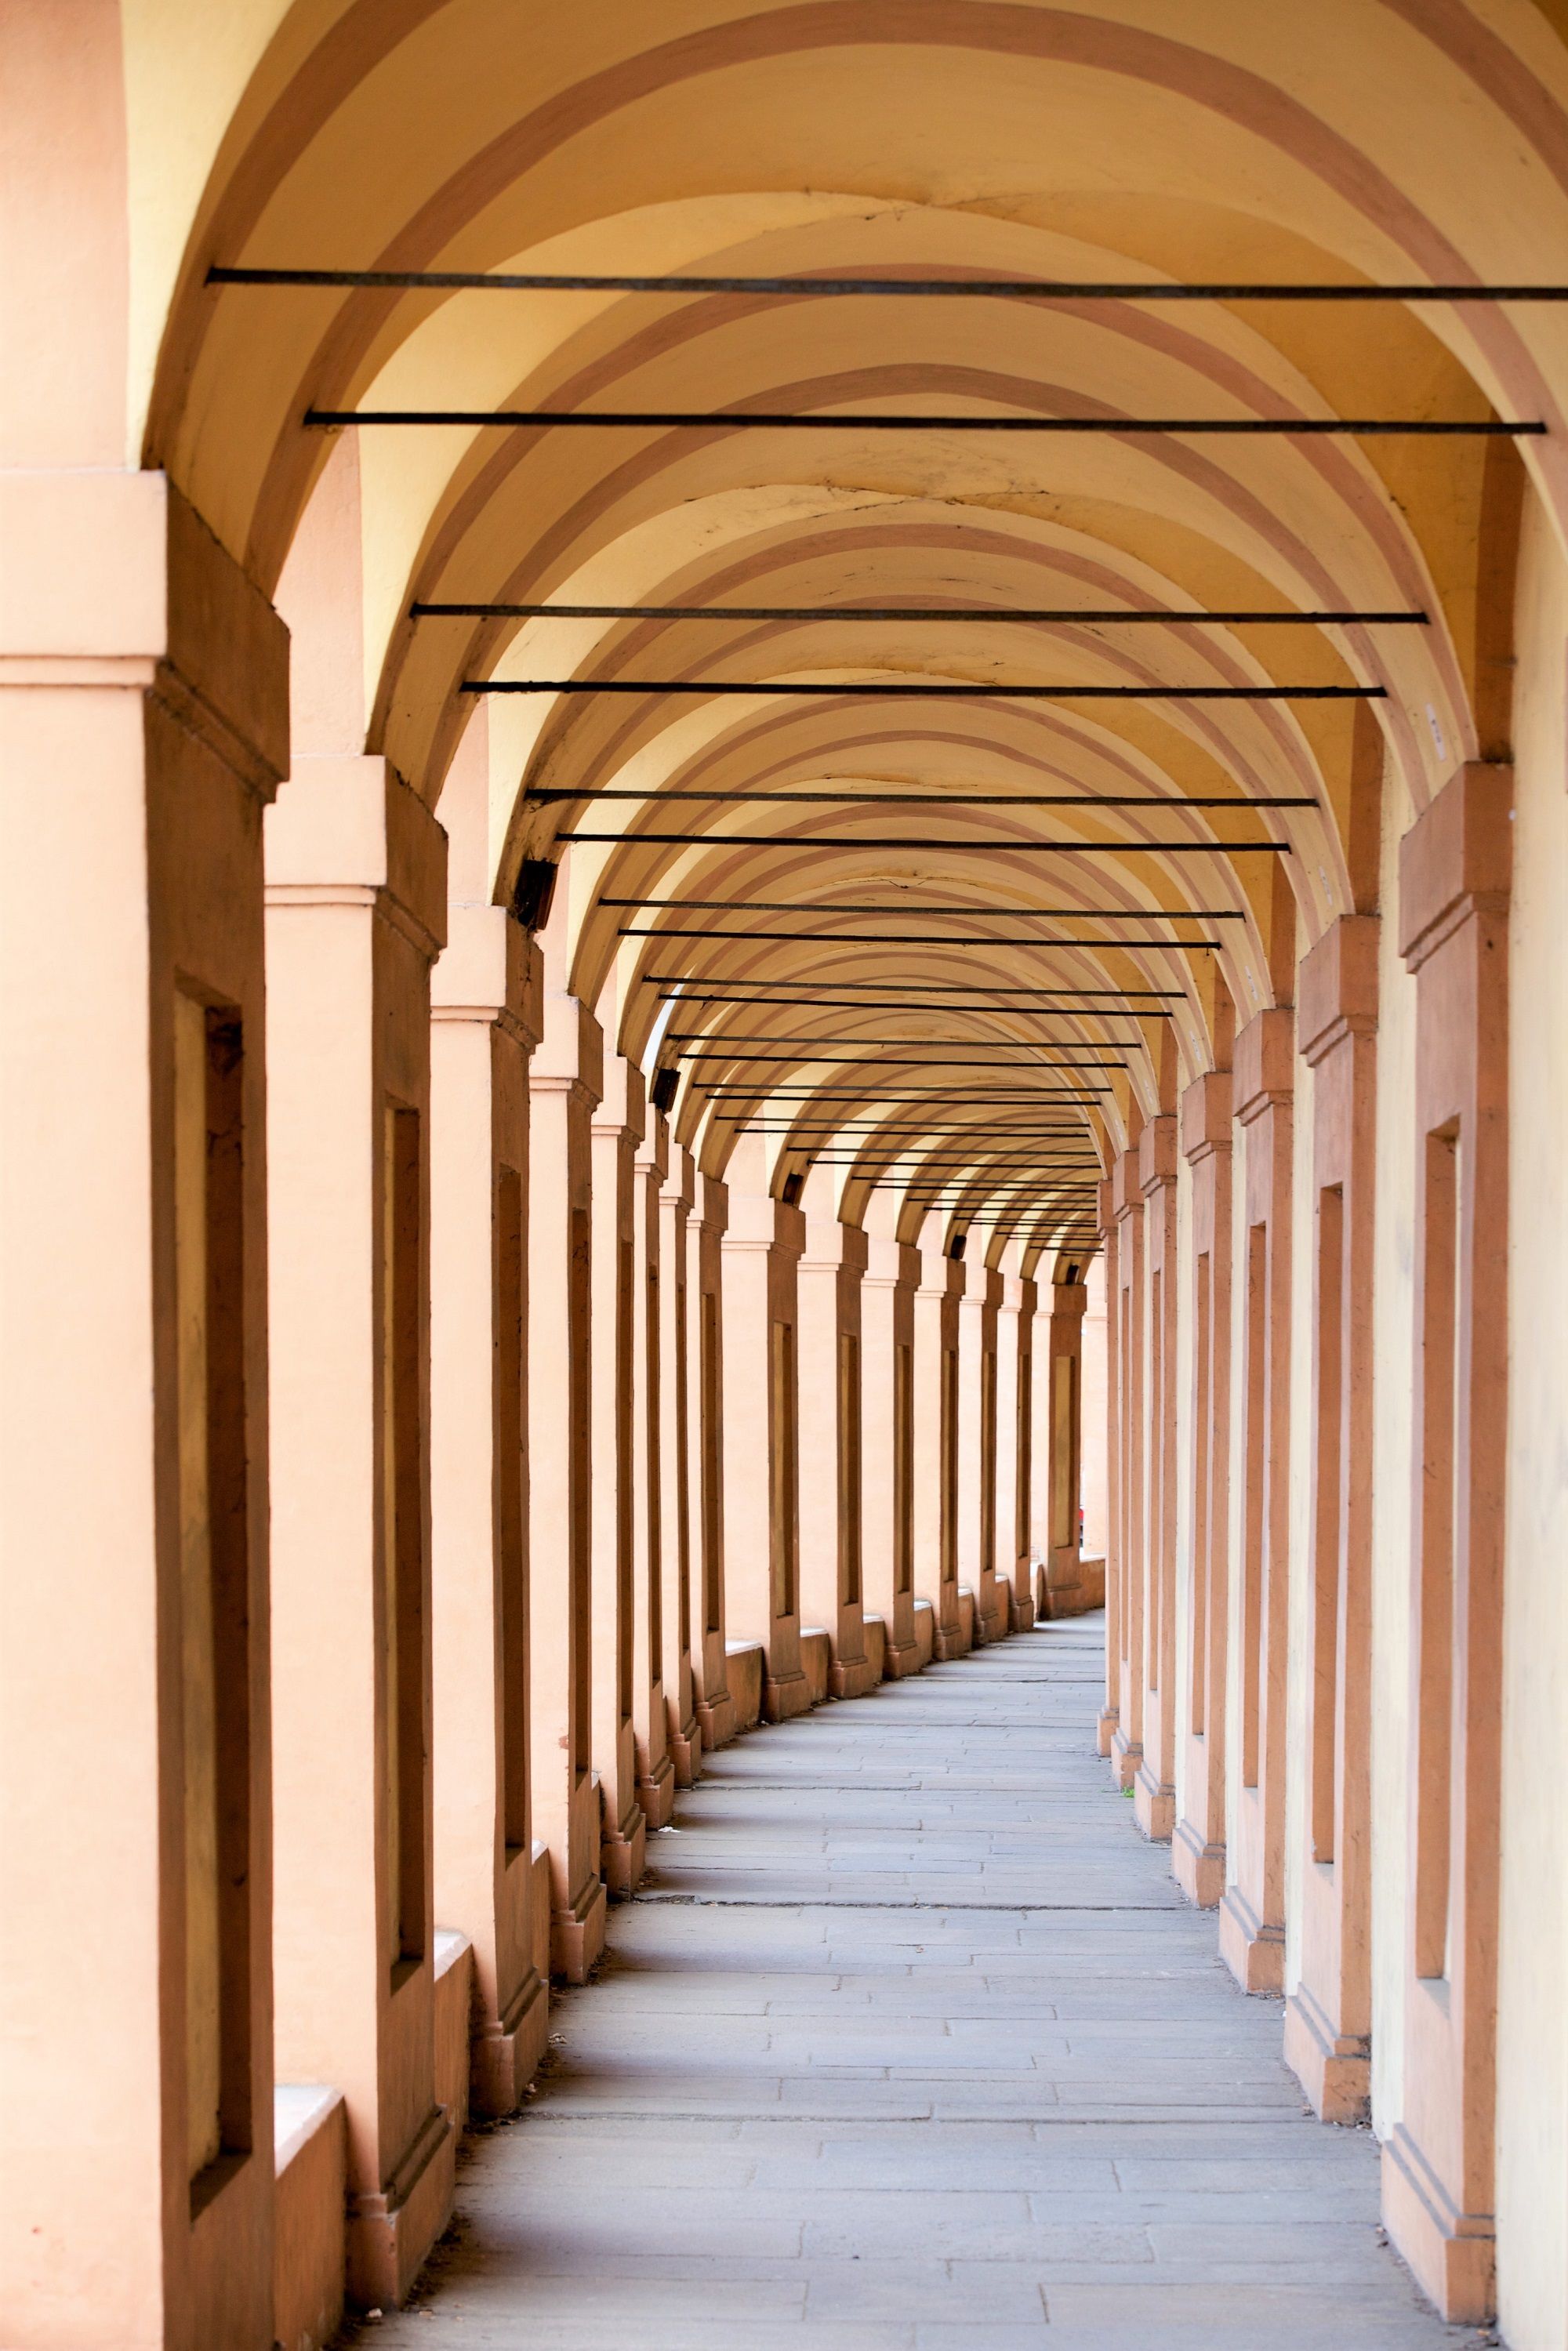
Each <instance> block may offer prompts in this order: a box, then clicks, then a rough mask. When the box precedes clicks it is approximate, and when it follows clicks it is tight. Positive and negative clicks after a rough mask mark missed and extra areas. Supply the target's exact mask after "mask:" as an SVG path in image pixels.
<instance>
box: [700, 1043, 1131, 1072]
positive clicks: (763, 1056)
mask: <svg viewBox="0 0 1568 2351" xmlns="http://www.w3.org/2000/svg"><path fill="white" fill-rule="evenodd" d="M899 1041H900V1043H901V1044H904V1045H917V1044H918V1043H919V1042H920V1040H919V1039H918V1038H917V1037H914V1038H902V1039H901V1040H899ZM1072 1050H1073V1051H1074V1052H1091V1053H1100V1054H1101V1055H1102V1058H1101V1059H1100V1060H1099V1061H976V1060H975V1059H974V1057H973V1055H972V1054H958V1053H915V1054H912V1055H911V1056H910V1058H909V1059H908V1060H907V1061H905V1060H904V1059H903V1058H902V1057H901V1056H900V1055H899V1054H897V1053H874V1054H867V1053H823V1052H819V1051H816V1050H812V1049H810V1048H808V1049H807V1050H806V1051H804V1052H801V1053H747V1052H744V1051H742V1050H739V1049H736V1048H730V1047H722V1048H720V1049H719V1050H717V1051H714V1052H706V1053H683V1054H681V1055H680V1057H679V1058H680V1060H682V1061H685V1062H686V1063H687V1064H688V1074H690V1073H691V1072H695V1071H697V1070H701V1069H706V1067H707V1065H708V1064H709V1063H710V1062H713V1063H715V1064H717V1063H719V1062H723V1064H724V1065H725V1067H726V1068H727V1069H729V1068H733V1066H734V1065H735V1063H736V1062H737V1061H751V1062H756V1063H758V1065H760V1066H764V1067H766V1066H768V1065H771V1064H775V1063H776V1064H777V1065H778V1066H779V1068H780V1069H790V1070H793V1069H799V1068H800V1064H801V1063H802V1062H803V1061H815V1062H817V1063H819V1064H821V1066H823V1067H831V1068H834V1069H845V1070H903V1069H922V1070H989V1069H997V1070H1002V1071H1014V1070H1080V1069H1082V1070H1092V1069H1106V1068H1110V1067H1111V1066H1113V1063H1114V1065H1115V1066H1117V1067H1119V1066H1120V1063H1119V1061H1116V1055H1117V1052H1118V1049H1117V1047H1115V1046H1114V1045H1106V1046H1104V1047H1103V1048H1102V1047H1100V1046H1095V1045H1090V1044H1084V1045H1075V1046H1074V1047H1073V1048H1072ZM665 1066H666V1067H669V1068H673V1067H674V1063H667V1064H666V1065H665Z"/></svg>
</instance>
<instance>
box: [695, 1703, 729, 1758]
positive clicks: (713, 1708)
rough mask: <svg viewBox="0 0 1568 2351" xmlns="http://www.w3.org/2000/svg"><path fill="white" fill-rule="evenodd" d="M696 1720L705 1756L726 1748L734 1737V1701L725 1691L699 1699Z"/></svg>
mask: <svg viewBox="0 0 1568 2351" xmlns="http://www.w3.org/2000/svg"><path fill="white" fill-rule="evenodd" d="M696 1718H697V1729H698V1732H699V1734H700V1735H701V1738H702V1743H703V1752H704V1754H705V1755H710V1754H712V1753H713V1751H714V1750H715V1749H716V1748H719V1747H727V1746H728V1745H729V1742H730V1740H732V1739H733V1738H734V1737H735V1733H736V1720H735V1700H734V1698H731V1696H730V1694H729V1692H728V1691H727V1690H720V1692H719V1694H718V1696H717V1697H716V1698H698V1699H697V1701H696Z"/></svg>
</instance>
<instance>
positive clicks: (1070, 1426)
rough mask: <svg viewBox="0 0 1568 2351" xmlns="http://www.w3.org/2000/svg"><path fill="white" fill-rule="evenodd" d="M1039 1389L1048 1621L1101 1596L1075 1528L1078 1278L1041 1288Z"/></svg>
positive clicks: (1079, 1446)
mask: <svg viewBox="0 0 1568 2351" xmlns="http://www.w3.org/2000/svg"><path fill="white" fill-rule="evenodd" d="M1045 1295H1046V1297H1047V1299H1048V1300H1049V1301H1050V1311H1049V1314H1048V1316H1047V1319H1046V1325H1045V1350H1044V1353H1045V1363H1044V1365H1043V1371H1044V1378H1043V1381H1042V1384H1041V1385H1042V1394H1043V1398H1044V1403H1045V1413H1044V1419H1045V1431H1046V1453H1045V1458H1044V1459H1043V1461H1042V1463H1041V1465H1040V1468H1041V1486H1042V1489H1043V1490H1044V1493H1045V1498H1046V1506H1047V1507H1046V1516H1047V1525H1046V1559H1045V1613H1046V1614H1047V1616H1048V1617H1050V1618H1051V1619H1052V1620H1053V1621H1054V1620H1055V1619H1056V1618H1058V1617H1061V1616H1081V1615H1082V1614H1083V1613H1084V1611H1085V1610H1086V1609H1090V1608H1097V1607H1099V1606H1100V1605H1101V1604H1102V1602H1103V1596H1104V1595H1103V1577H1104V1570H1103V1565H1102V1566H1101V1568H1100V1570H1099V1572H1098V1573H1096V1574H1093V1575H1091V1574H1090V1573H1088V1572H1087V1563H1086V1562H1085V1561H1084V1559H1083V1556H1082V1546H1081V1544H1080V1541H1079V1534H1078V1513H1079V1494H1080V1490H1081V1489H1082V1461H1083V1443H1082V1439H1083V1311H1084V1308H1085V1306H1086V1305H1087V1303H1088V1298H1089V1293H1088V1291H1087V1290H1085V1288H1084V1286H1083V1284H1082V1282H1081V1281H1054V1282H1052V1283H1051V1287H1050V1289H1049V1290H1047V1291H1046V1293H1045Z"/></svg>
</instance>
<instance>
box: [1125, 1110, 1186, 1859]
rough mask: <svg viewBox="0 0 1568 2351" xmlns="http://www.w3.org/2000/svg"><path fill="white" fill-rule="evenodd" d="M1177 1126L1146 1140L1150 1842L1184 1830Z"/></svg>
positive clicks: (1141, 1181) (1139, 1793) (1138, 1788)
mask: <svg viewBox="0 0 1568 2351" xmlns="http://www.w3.org/2000/svg"><path fill="white" fill-rule="evenodd" d="M1138 1188H1139V1190H1140V1192H1141V1193H1142V1195H1143V1201H1144V1245H1145V1252H1146V1260H1145V1285H1146V1290H1145V1316H1144V1353H1145V1373H1144V1393H1145V1430H1146V1437H1145V1448H1144V1470H1145V1491H1144V1526H1145V1539H1144V1540H1145V1560H1146V1562H1147V1565H1146V1571H1145V1621H1144V1667H1143V1670H1144V1755H1143V1761H1142V1762H1141V1763H1140V1764H1139V1766H1138V1772H1137V1777H1136V1779H1135V1780H1134V1783H1133V1809H1134V1815H1135V1817H1136V1820H1137V1823H1138V1826H1139V1827H1140V1828H1141V1829H1142V1830H1143V1832H1144V1834H1145V1836H1146V1837H1150V1838H1153V1839H1155V1841H1156V1842H1159V1843H1164V1842H1165V1840H1166V1839H1167V1838H1168V1837H1169V1836H1170V1834H1171V1833H1172V1831H1173V1830H1174V1828H1175V1826H1176V1323H1177V1319H1178V1318H1177V1295H1178V1285H1177V1276H1176V1120H1175V1118H1174V1117H1173V1116H1171V1115H1169V1114H1168V1113H1167V1114H1166V1115H1164V1116H1162V1117H1159V1118H1152V1119H1150V1121H1149V1123H1148V1124H1147V1125H1146V1126H1145V1129H1144V1131H1143V1133H1142V1134H1141V1135H1140V1136H1139V1137H1138Z"/></svg>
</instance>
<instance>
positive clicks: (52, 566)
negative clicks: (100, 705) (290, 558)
mask: <svg viewBox="0 0 1568 2351" xmlns="http://www.w3.org/2000/svg"><path fill="white" fill-rule="evenodd" d="M0 547H4V549H5V573H4V580H0V685H35V686H36V685H57V686H70V687H92V686H98V687H105V688H119V689H120V690H121V691H123V690H125V689H127V688H131V689H133V690H141V691H148V690H151V692H152V696H153V698H154V700H156V701H159V702H162V703H163V704H164V705H166V707H167V708H168V709H169V710H170V711H171V713H172V715H173V716H174V717H175V718H177V719H178V720H179V722H180V724H181V725H182V726H184V727H185V728H186V729H187V730H188V731H189V732H190V733H191V734H193V735H194V736H196V737H198V739H199V740H200V741H202V742H203V743H204V744H205V745H206V747H208V749H209V750H211V751H214V752H215V753H216V755H217V757H218V758H220V759H221V760H222V761H223V762H224V765H225V767H226V768H229V769H230V770H231V772H232V773H233V774H235V776H237V777H239V778H240V779H241V781H242V782H244V783H246V784H248V785H249V786H250V788H251V789H252V790H253V791H255V792H256V793H257V794H258V795H259V796H260V797H261V798H262V799H271V797H272V794H273V792H274V790H275V789H277V785H278V784H279V783H280V782H281V781H282V779H283V778H284V777H285V776H286V775H287V773H288V631H287V628H286V627H285V626H284V624H283V622H282V621H281V620H280V619H279V617H278V615H277V612H276V611H274V610H273V608H272V606H271V605H270V604H269V603H268V601H267V598H266V597H265V596H264V595H263V594H262V592H261V590H260V589H259V588H257V587H256V583H255V581H254V580H250V579H248V578H247V577H246V573H245V572H244V571H243V570H242V569H241V568H240V566H239V565H238V564H237V563H236V562H235V559H234V558H233V557H232V556H231V555H230V554H229V553H228V552H227V551H226V549H224V548H222V547H220V546H219V544H218V542H217V540H216V539H215V538H214V537H213V534H212V532H211V531H210V530H209V529H208V528H207V527H206V525H205V523H204V522H203V520H202V518H201V517H200V516H199V515H198V514H197V512H196V510H195V508H194V507H192V506H190V505H188V504H187V503H186V501H185V500H184V499H183V497H182V496H180V493H179V491H178V490H176V489H175V488H174V486H173V485H172V483H171V482H170V480H169V478H168V476H167V475H164V474H160V473H152V472H140V471H138V472H135V473H132V472H129V471H128V472H125V473H110V472H100V471H98V470H96V469H95V470H91V471H84V472H76V471H69V472H63V471H60V472H57V471H54V470H52V469H51V470H48V471H41V472H37V473H34V472H23V471H21V470H20V469H17V470H15V471H4V472H0Z"/></svg>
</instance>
